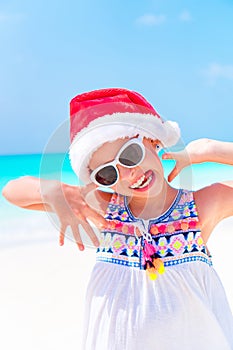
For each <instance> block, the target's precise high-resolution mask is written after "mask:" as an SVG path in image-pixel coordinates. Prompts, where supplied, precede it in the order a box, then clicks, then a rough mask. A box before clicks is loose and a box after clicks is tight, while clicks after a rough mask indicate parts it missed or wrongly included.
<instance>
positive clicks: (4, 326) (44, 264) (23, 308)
mask: <svg viewBox="0 0 233 350" xmlns="http://www.w3.org/2000/svg"><path fill="white" fill-rule="evenodd" d="M47 224H48V225H47V227H46V230H47V229H48V228H49V225H50V224H49V223H47ZM43 225H44V224H43ZM26 227H27V224H26V222H25V227H21V230H25V229H26ZM232 227H233V218H230V219H227V220H225V221H223V222H222V223H221V224H219V225H218V227H217V228H216V229H215V231H214V232H213V234H212V237H211V239H210V241H209V245H208V246H209V249H210V251H211V253H212V255H213V256H214V258H213V262H214V266H215V268H216V270H217V272H218V274H219V275H220V277H221V280H222V282H223V284H224V287H225V289H226V293H227V296H228V299H229V302H230V305H231V308H232V310H233V291H232V288H231V287H230V286H231V285H232V282H233V281H232V271H231V264H232V263H231V254H232V252H231V246H233V232H232ZM38 234H39V232H37V235H38ZM43 234H45V232H43ZM32 235H33V233H32ZM50 238H51V239H50V240H49V241H46V240H44V241H43V240H42V241H36V240H35V241H32V242H30V241H29V242H23V241H22V242H20V241H19V242H18V243H17V245H15V244H14V242H13V239H12V244H9V242H8V245H7V246H6V247H5V248H2V249H1V250H0V275H1V291H0V309H1V313H0V329H1V338H0V348H1V349H4V350H13V349H16V348H17V349H19V350H21V349H22V350H32V349H33V350H41V349H43V350H64V349H68V350H75V349H76V350H77V349H80V338H81V328H82V317H83V301H84V295H85V289H86V286H87V282H88V279H89V275H90V271H91V268H92V266H93V264H94V261H95V251H94V249H91V248H88V249H86V250H85V251H84V252H79V250H78V249H77V247H76V246H75V244H74V243H73V242H71V241H70V240H67V241H66V243H65V245H64V246H63V247H60V246H59V245H58V239H57V237H55V235H52V236H51V237H50ZM219 302H221V301H219Z"/></svg>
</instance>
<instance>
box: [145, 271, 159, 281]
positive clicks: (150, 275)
mask: <svg viewBox="0 0 233 350" xmlns="http://www.w3.org/2000/svg"><path fill="white" fill-rule="evenodd" d="M146 272H147V275H148V276H149V278H150V280H152V281H155V280H156V279H157V278H158V276H157V275H156V273H155V269H154V268H150V269H147V270H146Z"/></svg>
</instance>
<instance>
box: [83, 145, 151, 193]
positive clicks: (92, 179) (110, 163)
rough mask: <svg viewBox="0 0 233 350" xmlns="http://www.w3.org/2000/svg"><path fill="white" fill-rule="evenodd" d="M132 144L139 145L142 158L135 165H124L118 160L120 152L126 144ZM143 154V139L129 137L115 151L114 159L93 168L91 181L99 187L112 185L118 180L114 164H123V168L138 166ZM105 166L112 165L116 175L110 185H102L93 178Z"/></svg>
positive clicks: (117, 171) (117, 172)
mask: <svg viewBox="0 0 233 350" xmlns="http://www.w3.org/2000/svg"><path fill="white" fill-rule="evenodd" d="M132 144H137V145H139V146H140V147H141V150H142V159H141V160H140V162H138V163H137V164H135V165H125V164H122V163H121V162H120V160H119V158H120V155H121V153H122V152H123V151H124V150H125V149H126V148H127V147H128V146H130V145H132ZM145 154H146V151H145V146H144V144H143V139H142V138H133V139H130V140H129V141H127V142H126V143H125V144H124V145H123V146H122V147H121V148H120V149H119V151H118V152H117V155H116V157H115V159H114V160H113V161H111V162H108V163H104V164H102V165H100V166H98V167H97V168H96V169H94V170H93V171H92V172H91V175H90V178H91V181H92V182H94V183H95V184H96V185H97V186H100V187H112V186H114V185H115V184H116V183H117V182H118V180H119V170H118V168H117V166H116V165H117V164H120V165H121V166H123V167H124V168H135V167H137V166H139V165H140V164H141V163H142V162H143V160H144V158H145ZM107 166H113V168H114V169H115V171H116V175H117V178H116V181H115V182H113V183H112V184H111V185H103V184H100V183H99V182H98V181H97V180H96V178H95V176H96V174H97V173H98V171H100V170H101V169H104V168H105V167H107Z"/></svg>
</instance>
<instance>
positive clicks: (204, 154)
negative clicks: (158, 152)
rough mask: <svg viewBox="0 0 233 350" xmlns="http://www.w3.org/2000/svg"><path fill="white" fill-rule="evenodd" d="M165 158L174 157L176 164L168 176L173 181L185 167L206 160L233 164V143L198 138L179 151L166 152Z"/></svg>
mask: <svg viewBox="0 0 233 350" xmlns="http://www.w3.org/2000/svg"><path fill="white" fill-rule="evenodd" d="M162 158H163V159H173V160H175V162H176V164H175V167H174V168H173V170H172V171H171V173H170V174H169V176H168V181H169V182H170V181H172V180H173V179H174V178H175V177H176V176H177V175H178V174H179V173H180V172H181V170H182V169H184V168H185V167H187V166H189V165H191V164H195V163H204V162H216V163H223V164H229V165H233V143H232V142H223V141H217V140H211V139H198V140H195V141H192V142H190V143H189V144H188V145H187V146H186V148H185V149H184V150H182V151H179V152H168V153H164V154H163V156H162Z"/></svg>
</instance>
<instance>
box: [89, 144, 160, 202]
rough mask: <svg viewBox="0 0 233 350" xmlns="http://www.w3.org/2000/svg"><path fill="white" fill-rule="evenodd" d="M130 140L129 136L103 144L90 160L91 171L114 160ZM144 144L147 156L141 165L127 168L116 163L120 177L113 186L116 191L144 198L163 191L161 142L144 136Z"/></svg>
mask: <svg viewBox="0 0 233 350" xmlns="http://www.w3.org/2000/svg"><path fill="white" fill-rule="evenodd" d="M128 141H129V138H125V139H118V140H116V141H114V142H107V143H105V144H103V145H102V146H101V147H100V148H99V149H98V150H97V151H96V152H94V153H93V155H92V158H91V160H90V162H89V169H90V173H91V172H92V171H93V170H95V169H96V168H97V167H99V166H100V165H103V164H105V163H109V162H111V161H113V160H114V159H115V158H116V155H117V154H118V152H119V150H120V149H121V147H122V146H123V145H124V144H126V143H127V142H128ZM143 145H144V147H145V157H144V159H143V161H142V162H141V163H140V164H139V165H137V166H135V167H131V168H127V167H124V166H123V165H120V164H119V163H117V164H116V167H117V169H118V172H119V178H118V181H117V183H116V184H114V185H113V186H111V188H112V190H113V191H114V192H117V193H119V194H122V195H125V196H128V197H142V198H145V197H146V198H148V196H150V197H152V196H153V197H154V196H156V195H158V194H159V193H160V192H161V190H162V188H163V185H164V181H165V179H164V171H163V167H162V164H161V161H160V159H159V157H158V147H159V146H160V145H161V144H160V143H159V141H158V140H156V141H154V140H151V139H146V138H144V139H143Z"/></svg>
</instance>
